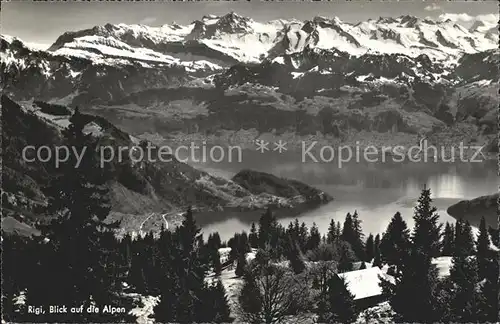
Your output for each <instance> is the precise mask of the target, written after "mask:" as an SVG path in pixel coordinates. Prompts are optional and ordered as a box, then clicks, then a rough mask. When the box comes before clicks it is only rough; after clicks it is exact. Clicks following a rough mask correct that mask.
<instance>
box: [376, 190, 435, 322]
mask: <svg viewBox="0 0 500 324" xmlns="http://www.w3.org/2000/svg"><path fill="white" fill-rule="evenodd" d="M430 196H431V193H430V190H429V189H425V188H424V189H423V190H422V194H421V195H420V198H419V199H418V203H417V206H416V207H415V214H414V217H413V219H414V221H415V228H414V230H413V233H412V240H411V241H412V245H411V247H410V250H409V254H408V255H404V254H403V260H402V263H401V266H400V267H399V268H398V271H397V272H396V273H395V274H394V276H395V280H396V284H395V285H393V284H391V283H390V282H388V281H387V280H385V279H383V278H381V286H382V289H383V291H384V293H385V294H388V295H389V296H390V304H391V306H392V308H393V310H394V311H395V312H396V314H397V320H398V322H399V321H403V322H424V323H429V322H436V321H439V319H440V316H441V309H440V307H441V303H440V302H439V300H438V299H437V297H438V294H437V285H438V272H437V268H436V266H435V265H434V264H432V258H433V257H434V256H436V255H438V254H439V252H440V249H439V234H440V226H439V225H438V224H437V223H438V218H439V216H438V215H437V214H436V213H435V211H436V208H435V207H433V206H432V205H431V203H432V199H431V197H430Z"/></svg>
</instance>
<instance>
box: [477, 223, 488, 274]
mask: <svg viewBox="0 0 500 324" xmlns="http://www.w3.org/2000/svg"><path fill="white" fill-rule="evenodd" d="M476 245H477V269H478V276H479V279H483V278H486V276H487V274H488V267H489V263H490V262H491V260H490V259H491V255H492V252H491V251H490V239H489V234H488V230H487V228H486V220H485V219H484V216H483V217H481V223H480V225H479V236H478V237H477V244H476Z"/></svg>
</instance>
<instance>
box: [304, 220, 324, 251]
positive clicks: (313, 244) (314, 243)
mask: <svg viewBox="0 0 500 324" xmlns="http://www.w3.org/2000/svg"><path fill="white" fill-rule="evenodd" d="M320 243H321V234H320V233H319V229H318V226H317V225H316V223H313V225H312V227H311V230H310V233H309V240H308V242H307V250H314V249H316V248H317V247H318V246H319V244H320Z"/></svg>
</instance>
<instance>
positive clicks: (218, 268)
mask: <svg viewBox="0 0 500 324" xmlns="http://www.w3.org/2000/svg"><path fill="white" fill-rule="evenodd" d="M210 262H211V264H212V268H213V270H214V273H215V275H216V276H220V274H221V272H222V265H221V263H220V254H219V251H218V250H211V252H210Z"/></svg>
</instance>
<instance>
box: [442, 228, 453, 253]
mask: <svg viewBox="0 0 500 324" xmlns="http://www.w3.org/2000/svg"><path fill="white" fill-rule="evenodd" d="M454 246H455V227H454V226H453V224H450V223H448V222H446V225H445V227H444V233H443V249H442V252H441V255H444V256H451V255H453V251H454V249H455V247H454Z"/></svg>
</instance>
